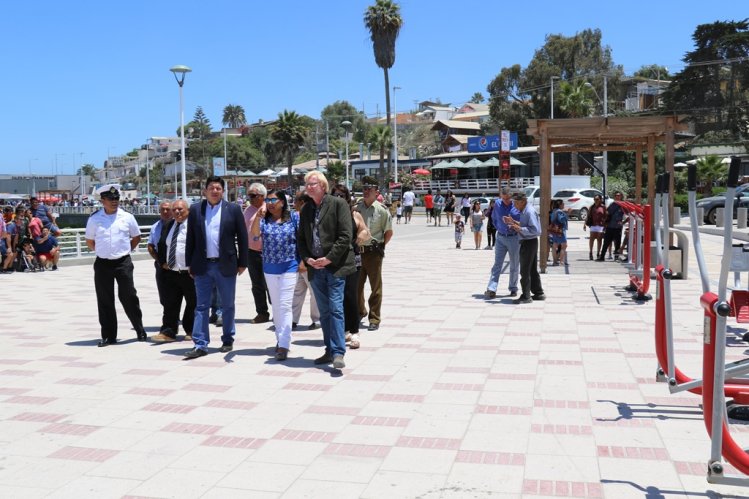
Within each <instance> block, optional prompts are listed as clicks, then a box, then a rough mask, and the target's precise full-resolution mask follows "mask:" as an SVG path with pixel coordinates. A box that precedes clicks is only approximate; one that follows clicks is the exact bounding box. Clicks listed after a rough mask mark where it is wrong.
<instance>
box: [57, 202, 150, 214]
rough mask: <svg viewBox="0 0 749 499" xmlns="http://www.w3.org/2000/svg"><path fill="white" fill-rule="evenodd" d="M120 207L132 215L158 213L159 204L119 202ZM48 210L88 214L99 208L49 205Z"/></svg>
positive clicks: (61, 212) (60, 212)
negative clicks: (126, 203)
mask: <svg viewBox="0 0 749 499" xmlns="http://www.w3.org/2000/svg"><path fill="white" fill-rule="evenodd" d="M120 208H122V209H123V210H125V211H128V212H130V213H132V214H133V215H158V214H159V206H158V205H151V206H147V205H144V204H143V205H137V206H127V205H124V204H120ZM49 209H50V210H52V212H53V213H57V214H58V215H90V214H91V213H93V212H95V211H96V210H98V209H99V207H97V206H50V207H49Z"/></svg>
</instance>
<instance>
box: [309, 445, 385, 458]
mask: <svg viewBox="0 0 749 499" xmlns="http://www.w3.org/2000/svg"><path fill="white" fill-rule="evenodd" d="M391 449H392V447H389V446H385V445H360V444H330V445H328V446H327V447H326V448H325V450H323V454H327V455H331V456H349V457H376V458H384V457H387V455H388V454H389V453H390V450H391Z"/></svg>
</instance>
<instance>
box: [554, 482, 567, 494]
mask: <svg viewBox="0 0 749 499" xmlns="http://www.w3.org/2000/svg"><path fill="white" fill-rule="evenodd" d="M569 493H570V483H569V482H562V481H556V482H554V495H555V496H567V495H569Z"/></svg>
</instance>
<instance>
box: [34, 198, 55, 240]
mask: <svg viewBox="0 0 749 499" xmlns="http://www.w3.org/2000/svg"><path fill="white" fill-rule="evenodd" d="M29 202H30V203H31V214H32V215H34V216H35V217H36V218H38V219H39V220H41V221H42V226H43V227H44V228H45V229H49V231H50V232H51V233H52V235H53V236H58V237H59V236H61V235H62V232H61V231H60V229H59V227H57V225H55V216H54V215H53V214H52V212H51V211H50V209H49V208H47V207H46V206H45V205H43V204H40V203H39V199H37V198H35V197H32V198H30V199H29Z"/></svg>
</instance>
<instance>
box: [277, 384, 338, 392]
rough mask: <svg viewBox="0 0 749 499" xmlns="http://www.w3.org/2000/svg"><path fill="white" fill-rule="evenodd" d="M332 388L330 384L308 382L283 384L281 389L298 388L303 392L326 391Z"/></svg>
mask: <svg viewBox="0 0 749 499" xmlns="http://www.w3.org/2000/svg"><path fill="white" fill-rule="evenodd" d="M331 388H332V386H331V385H314V384H310V383H289V384H287V385H284V386H283V388H282V390H300V391H303V392H327V391H328V390H330V389H331Z"/></svg>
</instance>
